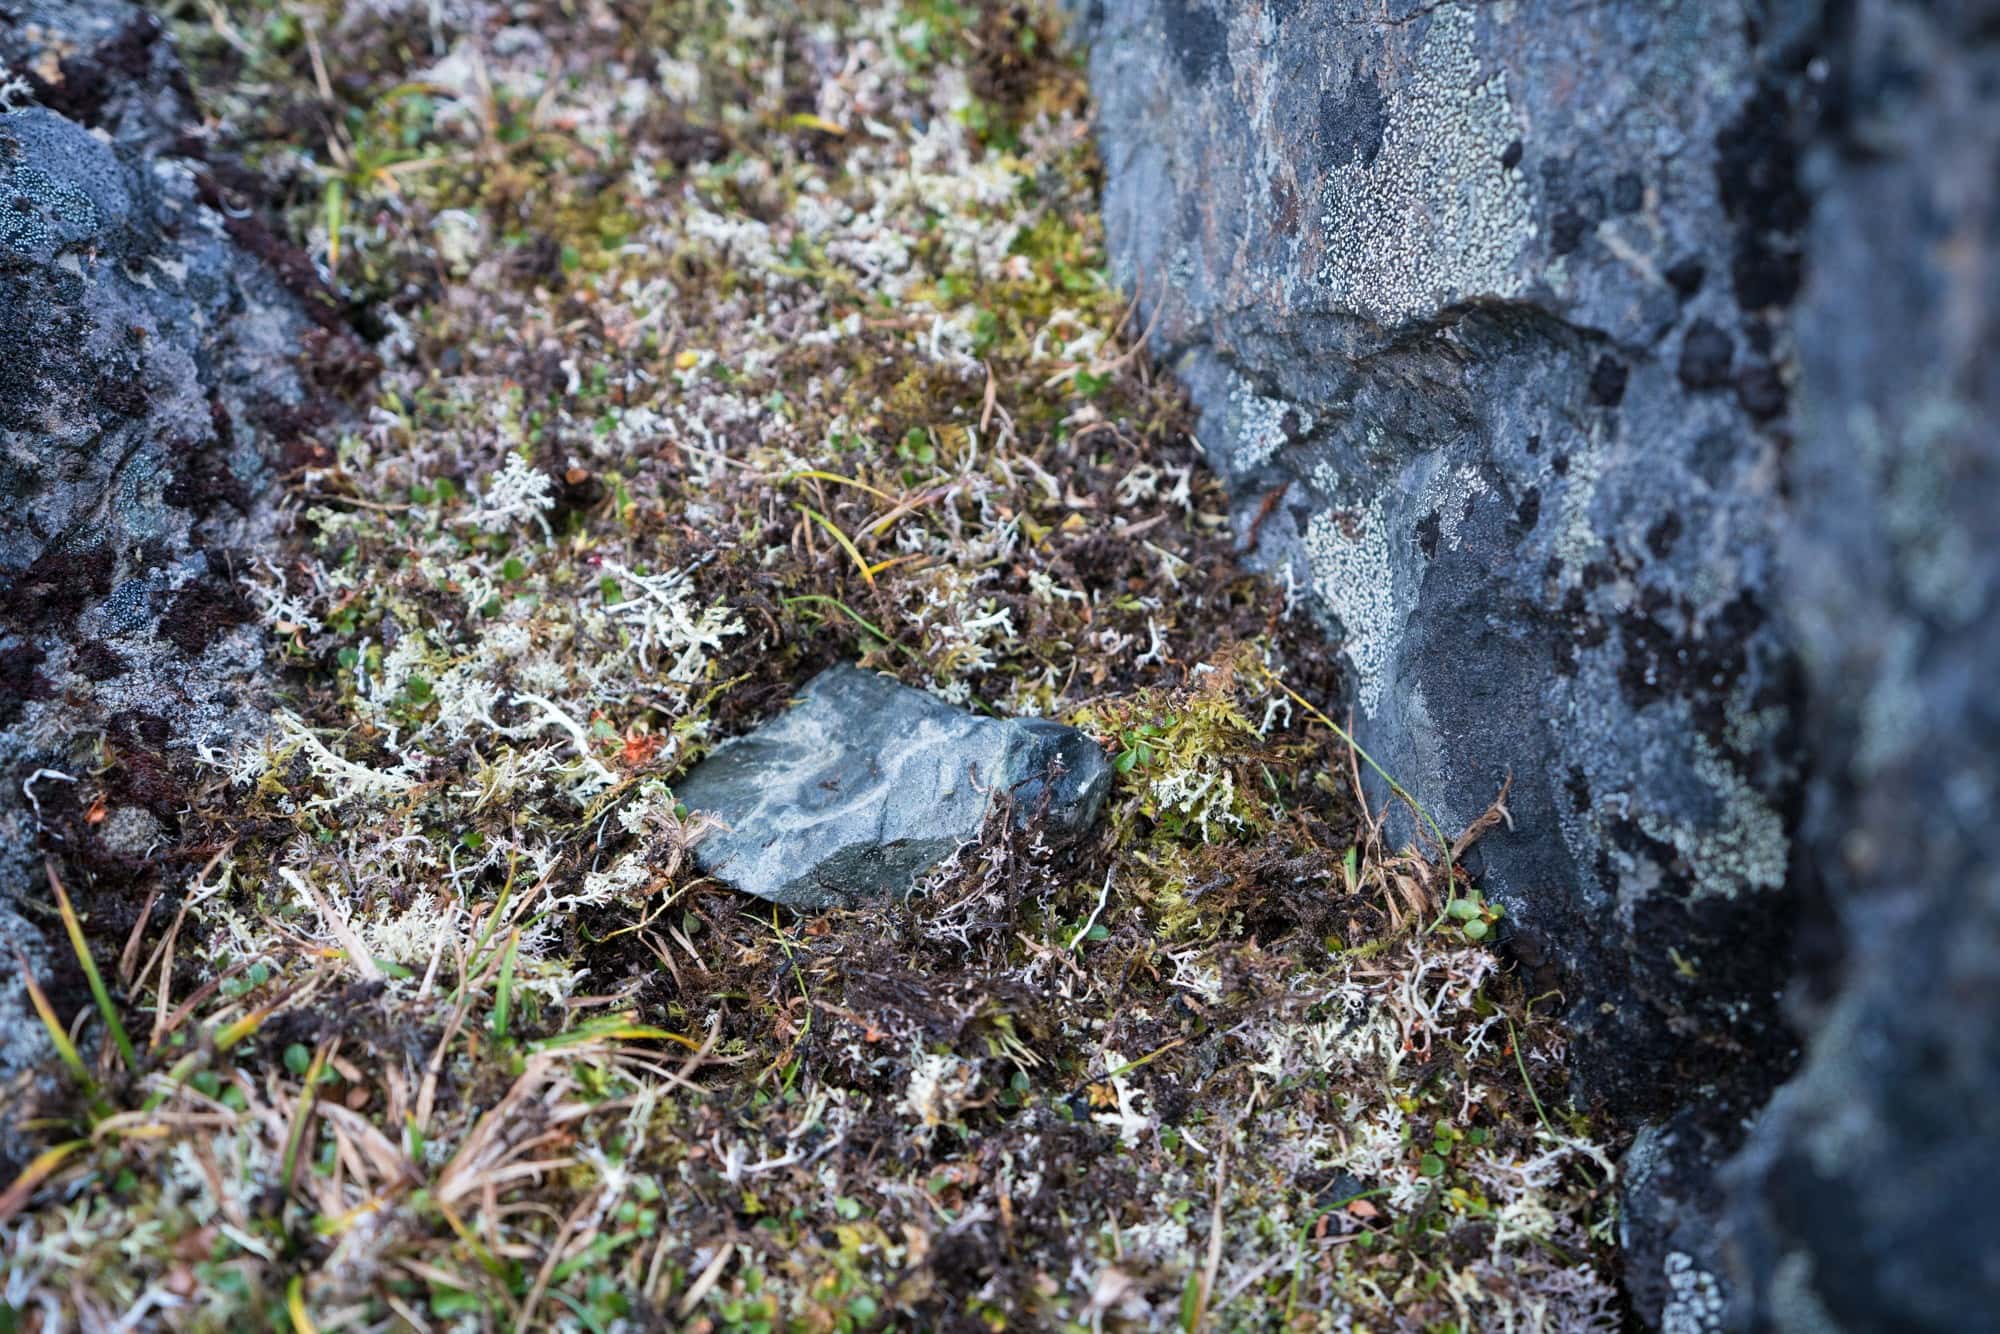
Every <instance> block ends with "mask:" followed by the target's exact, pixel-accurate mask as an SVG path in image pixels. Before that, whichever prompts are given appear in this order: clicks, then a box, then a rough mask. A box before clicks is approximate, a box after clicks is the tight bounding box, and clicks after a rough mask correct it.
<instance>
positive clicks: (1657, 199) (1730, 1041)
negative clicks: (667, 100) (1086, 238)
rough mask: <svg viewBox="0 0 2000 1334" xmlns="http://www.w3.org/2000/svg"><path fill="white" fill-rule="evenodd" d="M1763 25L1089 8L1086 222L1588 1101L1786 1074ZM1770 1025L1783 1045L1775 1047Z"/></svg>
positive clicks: (1781, 242)
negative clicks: (1494, 816)
mask: <svg viewBox="0 0 2000 1334" xmlns="http://www.w3.org/2000/svg"><path fill="white" fill-rule="evenodd" d="M1763 8H1764V7H1763V6H1761V5H1751V4H1712V5H1706V4H1705V5H1628V6H1613V7H1610V8H1591V9H1587V10H1579V9H1577V8H1576V7H1574V6H1571V5H1567V4H1562V3H1558V2H1557V0H1519V2H1518V3H1513V4H1507V5H1476V4H1467V3H1446V4H1434V3H1417V0H1391V3H1388V4H1386V5H1377V4H1369V5H1352V4H1348V5H1330V6H1312V5H1300V4H1296V3H1277V2H1271V3H1261V4H1249V5H1224V4H1210V3H1207V0H1106V3H1104V4H1102V5H1101V6H1097V7H1095V10H1094V22H1093V24H1092V31H1091V36H1092V38H1093V46H1092V50H1091V56H1090V59H1091V69H1092V80H1093V85H1094V88H1095V91H1096V93H1097V95H1098V97H1099V99H1100V103H1101V106H1100V111H1099V122H1098V128H1099V138H1100V142H1101V146H1102V151H1103V155H1104V159H1105V169H1106V185H1105V194H1104V211H1105V224H1106V227H1107V229H1108V233H1109V237H1110V241H1111V245H1112V249H1113V252H1114V255H1115V257H1116V262H1117V270H1118V274H1117V276H1118V277H1119V278H1120V280H1121V281H1123V282H1126V283H1128V284H1130V285H1131V287H1132V288H1133V290H1134V291H1136V292H1137V293H1138V296H1139V298H1140V303H1141V307H1142V319H1143V321H1144V324H1145V326H1146V327H1147V328H1148V329H1149V330H1150V339H1151V346H1152V347H1153V349H1154V350H1155V351H1156V352H1157V353H1158V354H1159V355H1160V356H1161V357H1162V358H1163V359H1164V360H1166V361H1168V362H1169V363H1170V364H1172V365H1173V366H1175V367H1176V368H1177V370H1178V371H1179V373H1180V374H1181V376H1182V377H1183V378H1184V380H1185V381H1186V383H1187V384H1188V386H1189V388H1190V390H1191V391H1192V394H1193V397H1194V400H1195V403H1196V405H1197V406H1198V407H1199V409H1200V411H1201V427H1200V435H1201V440H1202V443H1203V445H1204V446H1205V447H1206V449H1207V451H1208V453H1209V456H1210V458H1211V460H1212V461H1213V463H1214V465H1215V466H1216V467H1217V468H1218V469H1219V470H1220V471H1221V472H1223V473H1224V475H1225V476H1226V478H1227V479H1228V481H1229V483H1230V486H1231V490H1232V494H1233V497H1234V500H1235V505H1236V509H1237V518H1238V524H1239V531H1240V532H1241V533H1242V534H1243V536H1244V539H1245V540H1246V541H1254V542H1255V544H1256V546H1257V550H1258V552H1259V554H1260V557H1261V559H1262V561H1263V562H1264V563H1265V564H1266V565H1267V567H1269V568H1271V569H1272V570H1274V571H1275V572H1277V573H1278V575H1279V577H1281V578H1282V579H1284V580H1286V581H1288V582H1289V584H1290V586H1292V587H1293V588H1295V589H1296V590H1297V594H1298V606H1299V610H1300V614H1310V615H1312V616H1315V617H1318V618H1320V619H1321V620H1322V621H1323V622H1324V623H1325V624H1326V626H1327V627H1328V628H1329V630H1330V631H1331V632H1332V633H1333V634H1334V635H1336V636H1337V637H1338V639H1339V641H1340V643H1341V645H1342V651H1343V653H1344V657H1345V661H1346V663H1347V665H1348V667H1349V668H1350V675H1351V680H1352V686H1353V704H1354V706H1355V708H1356V710H1357V716H1358V723H1359V734H1360V740H1361V742H1362V744H1363V745H1364V746H1366V747H1367V748H1369V750H1370V751H1371V752H1372V753H1373V754H1374V755H1375V757H1376V758H1377V759H1378V760H1380V761H1381V763H1382V764H1383V766H1384V767H1385V768H1386V769H1387V770H1388V771H1389V772H1390V773H1393V774H1395V775H1396V776H1397V777H1398V778H1399V779H1400V780H1401V781H1402V782H1403V783H1404V784H1405V785H1406V786H1407V787H1408V788H1409V789H1411V790H1412V791H1413V792H1414V793H1415V794H1416V795H1417V796H1418V797H1419V798H1420V799H1421V800H1422V801H1423V802H1424V803H1425V804H1426V805H1427V806H1428V807H1429V808H1430V810H1431V811H1432V813H1433V814H1434V815H1435V816H1436V817H1437V819H1438V821H1439V823H1440V824H1441V825H1444V826H1447V827H1457V828H1462V827H1464V826H1465V825H1466V824H1468V823H1469V822H1471V821H1472V820H1473V819H1474V818H1475V817H1477V816H1478V815H1479V814H1480V813H1481V812H1482V811H1483V810H1485V809H1486V807H1487V805H1488V803H1489V802H1491V801H1492V800H1493V798H1494V796H1495V795H1496V794H1497V793H1498V792H1499V791H1500V789H1501V785H1502V783H1503V782H1504V781H1506V780H1507V779H1508V778H1509V777H1510V776H1511V778H1512V780H1513V785H1512V788H1511V792H1510V799H1509V803H1508V805H1509V809H1510V811H1511V816H1512V820H1511V826H1510V827H1509V828H1506V829H1502V830H1499V831H1496V832H1495V833H1494V834H1492V835H1489V836H1488V837H1487V838H1486V839H1485V840H1483V841H1482V842H1481V844H1480V845H1479V852H1480V855H1481V865H1480V866H1479V867H1478V869H1479V870H1480V871H1481V872H1482V874H1483V875H1484V883H1485V885H1486V887H1487V889H1488V892H1489V893H1491V894H1492V895H1493V896H1494V897H1496V898H1498V899H1500V900H1501V901H1503V902H1504V903H1505V904H1506V906H1507V908H1508V911H1509V920H1510V921H1511V922H1512V923H1513V924H1514V931H1513V939H1512V947H1513V949H1514V950H1515V951H1516V953H1517V954H1518V955H1519V956H1520V957H1522V958H1524V959H1525V960H1527V961H1529V962H1530V963H1531V964H1534V965H1538V966H1540V967H1541V968H1542V970H1543V973H1542V984H1543V985H1545V986H1547V987H1552V988H1553V987H1560V988H1561V990H1562V993H1563V995H1564V996H1565V997H1567V998H1568V1000H1569V1001H1570V1003H1571V1004H1570V1011H1569V1019H1570V1022H1571V1024H1572V1026H1573V1029H1574V1032H1575V1039H1576V1044H1577V1049H1578V1052H1579V1058H1580V1059H1579V1066H1578V1068H1579V1070H1580V1071H1581V1072H1582V1073H1583V1075H1584V1076H1585V1088H1584V1092H1585V1093H1586V1095H1588V1096H1590V1097H1592V1098H1601V1099H1603V1100H1604V1101H1605V1102H1606V1103H1607V1104H1608V1105H1610V1106H1611V1107H1613V1108H1615V1109H1616V1110H1618V1111H1621V1112H1625V1113H1640V1114H1653V1113H1665V1112H1668V1111H1670V1110H1671V1109H1672V1108H1674V1107H1675V1106H1677V1105H1678V1104H1679V1103H1681V1102H1682V1101H1683V1100H1685V1099H1687V1098H1689V1097H1701V1098H1705V1099H1707V1100H1708V1101H1709V1102H1710V1103H1711V1104H1713V1105H1714V1106H1715V1107H1716V1108H1717V1109H1718V1112H1719V1114H1720V1115H1721V1117H1722V1119H1724V1120H1725V1121H1726V1120H1730V1119H1733V1118H1736V1117H1740V1116H1741V1115H1743V1114H1745V1113H1747V1112H1748V1111H1749V1110H1750V1109H1751V1108H1752V1107H1753V1106H1754V1105H1755V1093H1756V1091H1757V1089H1755V1088H1753V1089H1751V1090H1749V1091H1748V1092H1744V1091H1742V1090H1739V1088H1738V1087H1737V1081H1736V1079H1735V1076H1736V1075H1737V1074H1738V1073H1739V1072H1747V1073H1748V1078H1749V1083H1750V1084H1752V1085H1756V1086H1759V1087H1762V1086H1767V1084H1768V1080H1769V1079H1770V1078H1772V1077H1773V1076H1775V1075H1776V1074H1777V1073H1779V1072H1780V1070H1781V1068H1782V1060H1783V1054H1784V1045H1785V1035H1784V1034H1783V1031H1782V1028H1781V1026H1775V1025H1772V1024H1771V1023H1769V1022H1768V1019H1767V1016H1768V1015H1769V1011H1770V1005H1769V1002H1770V999H1771V995H1772V992H1773V990H1774V989H1775V987H1776V986H1777V985H1778V982H1779V979H1781V978H1782V977H1783V975H1784V964H1783V958H1784V952H1785V939H1786V927H1787V923H1788V922H1789V920H1790V918H1791V911H1790V908H1789V906H1788V902H1787V899H1786V886H1787V883H1788V869H1789V867H1790V865H1791V862H1792V857H1793V851H1794V850H1793V847H1792V844H1791V840H1790V838H1789V835H1788V832H1787V822H1788V819H1789V817H1790V814H1791V813H1792V812H1793V810H1794V809H1795V808H1796V806H1797V804H1798V802H1799V799H1800V792H1801V787H1800V773H1799V768H1798V764H1797V761H1796V754H1797V747H1796V744H1795V735H1794V730H1793V729H1794V713H1793V711H1792V708H1791V705H1792V701H1793V698H1794V695H1795V692H1796V674H1795V670H1794V667H1793V660H1792V657H1791V655H1790V654H1789V652H1788V650H1787V646H1786V641H1785V636H1784V634H1783V632H1782V630H1781V628H1780V627H1779V626H1778V625H1777V624H1776V623H1775V621H1774V618H1773V602H1774V595H1773V591H1772V582H1773V578H1774V568H1775V559H1776V550H1777V548H1776V532H1775V529H1774V522H1775V518H1776V515H1777V511H1778V504H1779V499H1780V497H1779V485H1778V477H1779V472H1778V464H1779V460H1780V457H1781V455H1782V453H1783V450H1784V448H1785V445H1786V441H1787V439H1788V436H1787V434H1786V431H1785V429H1784V426H1783V422H1784V416H1785V412H1786V406H1787V386H1786V382H1785V372H1784V370H1783V367H1784V365H1785V358H1786V355H1787V348H1788V341H1787V340H1788V338H1789V334H1788V333H1787V326H1786V323H1785V321H1784V319H1783V318H1782V315H1783V311H1784V307H1785V306H1786V304H1787V303H1788V302H1789V301H1790V300H1791V299H1792V297H1793V294H1794V292H1795V290H1796V288H1797V285H1798V272H1799V270H1798V240H1797V236H1796V228H1797V226H1798V224H1799V222H1800V221H1801V220H1802V219H1803V216H1804V214H1803V203H1802V197H1801V194H1800V189H1799V185H1798V182H1797V180H1796V173H1795V171H1794V165H1793V158H1794V152H1793V148H1792V142H1791V140H1790V139H1789V138H1788V137H1787V136H1788V134H1789V132H1790V126H1791V124H1792V121H1793V119H1794V117H1795V115H1797V114H1800V113H1799V110H1798V107H1797V105H1796V104H1798V103H1800V102H1802V101H1804V100H1806V99H1808V98H1809V97H1810V95H1811V89H1810V86H1808V85H1807V84H1806V83H1805V81H1803V80H1788V79H1779V78H1777V77H1775V76H1774V74H1773V71H1780V70H1782V71H1792V70H1794V69H1797V68H1800V67H1801V66H1802V64H1803V62H1804V60H1805V59H1806V58H1807V57H1809V56H1810V54H1811V47H1810V44H1809V40H1808V39H1809V37H1810V33H1809V32H1808V31H1805V30H1803V29H1801V28H1799V27H1798V26H1796V25H1794V24H1790V23H1788V22H1786V21H1783V20H1781V19H1778V18H1775V17H1767V18H1766V19H1765V20H1764V21H1762V22H1752V17H1753V16H1752V14H1751V11H1752V10H1759V11H1761V10H1762V9H1763ZM1774 1030H1775V1031H1774Z"/></svg>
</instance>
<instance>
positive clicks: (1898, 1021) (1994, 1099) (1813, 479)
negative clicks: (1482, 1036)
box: [1731, 0, 2000, 1330]
mask: <svg viewBox="0 0 2000 1334" xmlns="http://www.w3.org/2000/svg"><path fill="white" fill-rule="evenodd" d="M1980 9H1981V7H1979V6H1918V5H1913V4H1892V3H1884V2H1883V0H1865V2H1864V3H1860V4H1857V5H1855V6H1854V7H1853V12H1852V13H1851V15H1850V16H1849V17H1848V19H1847V22H1846V25H1845V29H1844V32H1843V34H1842V38H1841V42H1840V44H1839V46H1837V47H1835V48H1833V49H1830V50H1829V51H1828V52H1827V53H1826V54H1827V58H1828V60H1829V62H1830V64H1831V67H1832V70H1833V72H1834V74H1835V76H1836V77H1838V78H1839V79H1840V80H1841V82H1842V84H1843V86H1844V88H1845V89H1846V100H1845V102H1844V104H1843V106H1842V108H1841V112H1842V114H1841V117H1840V118H1839V120H1838V121H1836V122H1834V123H1832V124H1830V125H1829V126H1828V127H1827V131H1826V134H1825V137H1824V139H1823V141H1822V142H1821V143H1820V145H1819V146H1818V147H1817V148H1815V150H1814V151H1813V153H1812V155H1811V156H1810V157H1809V159H1808V160H1807V166H1806V173H1805V179H1806V180H1807V182H1808V184H1809V186H1810V189H1811V193H1812V197H1813V214H1812V221H1811V225H1810V227H1809V228H1808V230H1807V232H1806V234H1805V261H1806V262H1805V272H1806V283H1805V287H1804V289H1803V291H1802V293H1801V296H1800V300H1799V304H1798V306H1797V308H1796V310H1795V311H1794V316H1793V318H1794V323H1795V326H1796V328H1797V329H1798V331H1799V332H1798V346H1799V390H1798V399H1799V411H1798V417H1797V443H1796V444H1795V445H1794V446H1793V448H1792V451H1791V453H1790V455H1789V456H1788V458H1787V460H1786V469H1785V476H1786V478H1787V480H1788V482H1789V484H1790V485H1789V489H1790V506H1789V514H1790V519H1789V522H1788V524H1787V526H1786V530H1785V545H1784V551H1783V555H1784V558H1785V559H1784V571H1785V577H1784V599H1785V600H1784V606H1785V609H1786V611H1787V612H1788V613H1789V616H1790V619H1791V620H1792V622H1793V623H1794V624H1795V625H1796V627H1797V631H1798V642H1799V645H1800V649H1801V652H1802V655H1803V659H1804V663H1805V668H1806V674H1807V678H1808V680H1809V683H1810V689H1809V691H1808V705H1807V709H1806V715H1805V716H1806V722H1807V728H1808V734H1809V737H1810V740H1811V742H1812V749H1813V753H1814V756H1815V760H1816V768H1817V770H1818V773H1817V777H1816V779H1815V782H1814V787H1813V792H1812V800H1811V803H1810V805H1809V807H1808V810H1807V815H1806V819H1805V822H1804V825H1803V829H1802V837H1803V838H1804V839H1805V840H1807V841H1808V843H1809V845H1810V847H1811V848H1812V851H1813V854H1814V857H1815V860H1816V861H1817V863H1818V865H1819V866H1820V868H1821V870H1822V871H1823V873H1824V875H1825V877H1826V879H1827V882H1828V888H1829V890H1830V897H1831V898H1832V901H1833V903H1834V904H1835V905H1836V908H1837V912H1838V918H1839V921H1840V923H1841V925H1842V926H1843V928H1844V930H1843V932H1842V935H1843V936H1844V939H1845V941H1846V943H1847V952H1848V958H1847V960H1846V965H1845V968H1844V969H1843V970H1842V971H1843V973H1844V979H1845V981H1844V987H1843V989H1842V991H1841V992H1840V993H1839V995H1838V998H1837V999H1836V1000H1834V1002H1833V1003H1832V1005H1831V1008H1830V1010H1829V1011H1828V1012H1827V1013H1825V1014H1824V1016H1812V1017H1814V1018H1817V1019H1818V1022H1817V1023H1816V1024H1815V1032H1814V1036H1813V1039H1812V1043H1811V1046H1810V1049H1809V1053H1808V1057H1807V1060H1806V1063H1805V1066H1804V1068H1803V1069H1802V1070H1801V1072H1800V1074H1799V1076H1798V1078H1797V1079H1796V1080H1794V1081H1793V1082H1792V1083H1791V1084H1790V1085H1788V1086H1787V1087H1786V1088H1784V1089H1782V1090H1780V1091H1779V1093H1778V1095H1777V1097H1776V1098H1775V1099H1774V1100H1773V1103H1772V1106H1771V1108H1770V1110H1769V1112H1768V1113H1767V1114H1766V1116H1765V1118H1764V1120H1763V1122H1762V1123H1761V1124H1760V1126H1759V1127H1758V1129H1757V1131H1756V1132H1755V1133H1754V1135H1753V1136H1752V1141H1751V1147H1750V1149H1749V1150H1748V1151H1747V1152H1746V1153H1745V1155H1744V1158H1743V1161H1742V1162H1741V1163H1740V1164H1739V1167H1738V1171H1737V1173H1736V1177H1737V1180H1736V1182H1735V1186H1736V1193H1735V1200H1734V1204H1733V1211H1734V1212H1733V1222H1734V1224H1735V1227H1734V1232H1735V1236H1734V1239H1733V1244H1732V1248H1731V1249H1732V1250H1733V1252H1734V1254H1733V1257H1732V1261H1733V1264H1734V1265H1735V1268H1736V1272H1737V1273H1738V1274H1739V1275H1740V1276H1742V1277H1743V1278H1744V1279H1746V1280H1748V1282H1747V1283H1745V1284H1742V1285H1739V1296H1740V1297H1741V1298H1743V1299H1747V1298H1750V1297H1754V1299H1755V1301H1754V1307H1753V1305H1752V1304H1751V1303H1750V1302H1749V1301H1748V1300H1743V1301H1742V1302H1741V1304H1740V1305H1739V1307H1738V1309H1737V1310H1736V1312H1735V1313H1734V1318H1733V1323H1735V1324H1738V1325H1748V1324H1750V1323H1751V1322H1752V1320H1753V1319H1756V1320H1769V1321H1771V1322H1773V1323H1774V1324H1775V1325H1776V1327H1777V1328H1779V1329H1783V1330H1808V1329H1823V1328H1827V1327H1828V1325H1829V1323H1830V1324H1831V1325H1833V1326H1835V1327H1839V1328H1845V1329H1850V1330H1877V1329H1936V1330H1957V1329H1973V1328H1982V1327H1988V1326H1990V1323H1991V1322H1992V1321H1993V1320H1994V1318H1995V1315H1994V1313H1995V1311H1996V1310H2000V1246H1996V1245H1995V1244H1994V1240H1993V1238H1994V1232H1995V1228H1996V1226H2000V1206H1996V1204H1995V1196H1994V1191H1993V1183H1994V1182H1995V1181H1996V1180H2000V869H1996V868H2000V861H1996V859H1995V856H1994V852H1993V846H1992V845H1993V819H1994V812H1995V810H1996V809H2000V692H1996V689H1995V681H1996V673H2000V435H1996V431H1995V422H1996V421H2000V29H1997V28H1996V27H1995V25H1994V23H1993V20H1992V11H1991V7H1990V6H1987V7H1985V8H1984V13H1985V17H1984V19H1983V20H1982V19H1981V18H1980V16H1979V14H1980ZM1821 1316H1830V1317H1831V1320H1830V1321H1822V1320H1821V1319H1820V1317H1821Z"/></svg>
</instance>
